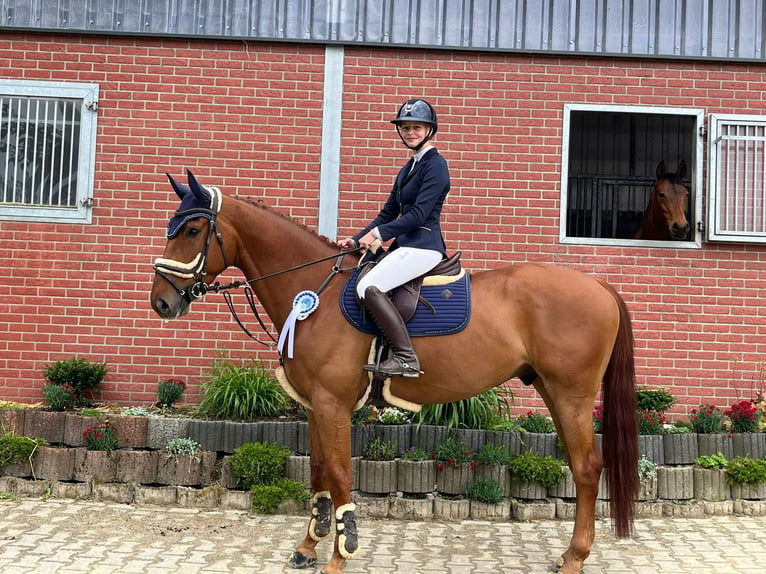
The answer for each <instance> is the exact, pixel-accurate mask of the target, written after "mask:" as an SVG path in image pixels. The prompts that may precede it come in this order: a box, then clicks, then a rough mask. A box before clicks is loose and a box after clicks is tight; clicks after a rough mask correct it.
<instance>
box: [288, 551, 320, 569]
mask: <svg viewBox="0 0 766 574" xmlns="http://www.w3.org/2000/svg"><path fill="white" fill-rule="evenodd" d="M316 563H317V559H316V558H312V557H311V556H306V555H305V554H303V553H302V552H298V551H295V552H293V553H292V554H291V555H290V560H288V561H287V564H288V566H290V567H291V568H296V569H299V570H300V569H303V568H311V567H312V566H313V565H314V564H316Z"/></svg>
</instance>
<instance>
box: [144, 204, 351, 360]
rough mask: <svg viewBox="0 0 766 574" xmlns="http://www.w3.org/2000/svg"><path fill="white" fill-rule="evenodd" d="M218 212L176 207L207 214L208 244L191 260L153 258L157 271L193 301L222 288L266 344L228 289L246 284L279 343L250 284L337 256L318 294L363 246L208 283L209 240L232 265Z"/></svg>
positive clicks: (189, 213)
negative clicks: (182, 284) (188, 281)
mask: <svg viewBox="0 0 766 574" xmlns="http://www.w3.org/2000/svg"><path fill="white" fill-rule="evenodd" d="M219 208H220V203H219ZM217 213H218V210H214V209H203V208H193V209H189V210H186V211H176V212H175V217H187V218H193V217H195V216H198V217H205V218H206V219H208V221H209V225H208V233H207V238H206V239H205V245H204V246H203V248H202V251H200V252H199V253H198V254H197V256H196V257H195V258H194V259H192V260H191V261H189V262H188V263H182V262H180V261H176V260H174V259H165V258H163V257H160V258H158V259H156V260H155V262H154V272H155V274H157V275H159V276H160V277H162V278H163V279H165V280H166V281H167V282H168V283H170V285H171V286H172V287H173V289H175V291H176V293H178V295H179V296H181V297H183V298H184V299H185V300H186V301H187V303H188V304H191V303H192V302H193V301H196V300H197V299H201V298H202V297H204V296H205V294H206V293H207V292H208V291H214V292H216V293H218V292H219V291H220V292H222V293H223V298H224V301H225V302H226V305H227V307H228V308H229V312H230V313H231V315H232V317H233V318H234V320H235V321H236V322H237V324H238V325H239V327H240V328H241V329H242V331H243V332H244V333H245V334H246V335H248V336H249V337H250V338H251V339H253V340H254V341H256V342H258V343H261V344H263V345H267V346H268V345H269V344H270V343H266V342H264V341H260V340H259V339H257V338H256V337H255V336H253V334H252V333H251V332H250V331H249V330H248V329H247V327H245V325H244V323H242V321H241V320H240V318H239V316H238V315H237V312H236V310H235V309H234V304H233V302H232V300H231V294H230V293H229V290H230V289H237V288H239V287H244V288H245V298H246V299H247V302H248V304H249V306H250V309H251V311H252V312H253V315H255V318H256V319H257V320H258V323H259V324H260V326H261V328H262V329H263V330H264V331H265V332H266V334H267V335H268V336H269V338H271V340H272V342H273V343H276V342H277V341H276V339H275V338H274V336H273V335H272V334H271V333H270V332H269V330H268V329H267V328H266V324H265V323H264V321H263V320H262V319H261V316H260V314H259V313H258V310H257V308H256V305H255V297H254V294H253V290H252V288H251V287H250V284H252V283H255V282H256V281H262V280H264V279H269V278H270V277H275V276H277V275H282V274H284V273H289V272H291V271H297V270H298V269H303V268H304V267H308V266H310V265H315V264H317V263H322V262H324V261H330V260H332V259H336V263H335V265H333V267H332V269H331V271H330V274H329V275H328V276H327V277H326V278H325V280H324V281H323V282H322V284H321V285H320V286H319V288H318V289H317V290H316V293H317V295H319V294H320V293H321V292H322V291H323V290H324V288H325V287H326V286H327V284H328V283H329V282H330V279H332V278H333V276H335V275H336V274H337V273H341V272H343V271H349V270H351V269H354V268H355V267H356V266H354V267H348V268H343V267H342V266H341V265H342V263H343V258H344V257H345V256H346V255H347V254H350V253H356V252H358V251H361V250H362V249H363V248H362V247H356V248H354V249H349V250H348V251H344V252H342V253H340V254H336V255H331V256H329V257H322V258H320V259H316V260H314V261H309V262H307V263H302V264H301V265H296V266H294V267H290V268H288V269H283V270H282V271H277V272H275V273H269V274H268V275H262V276H260V277H256V278H254V279H249V280H246V281H233V282H231V283H226V284H223V285H222V284H220V283H219V282H218V281H216V282H215V283H212V284H207V283H205V275H206V274H207V261H208V251H209V250H210V244H211V243H212V240H213V236H215V237H216V239H217V241H218V246H219V247H220V249H221V254H222V256H223V263H224V268H226V267H228V266H229V261H228V258H227V257H226V251H225V250H224V246H223V238H222V237H221V233H220V231H219V230H218V227H217V225H216V215H217ZM174 278H179V279H194V283H192V284H191V285H189V287H188V288H186V289H183V288H181V287H179V286H178V284H177V283H176V282H175V280H174Z"/></svg>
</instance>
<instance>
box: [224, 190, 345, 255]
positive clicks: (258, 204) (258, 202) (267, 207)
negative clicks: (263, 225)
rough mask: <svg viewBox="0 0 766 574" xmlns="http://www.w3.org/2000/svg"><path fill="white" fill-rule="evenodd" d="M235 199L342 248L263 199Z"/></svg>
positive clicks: (326, 242) (237, 196)
mask: <svg viewBox="0 0 766 574" xmlns="http://www.w3.org/2000/svg"><path fill="white" fill-rule="evenodd" d="M233 199H237V200H239V201H242V202H244V203H247V204H249V205H252V206H253V207H257V208H259V209H263V210H265V211H268V212H269V213H273V214H274V215H276V216H278V217H281V218H282V219H284V220H285V221H289V222H290V223H292V224H293V225H297V226H298V227H300V228H301V229H303V230H304V231H306V232H307V233H310V234H311V235H313V236H314V237H316V238H317V239H319V240H320V241H321V242H322V243H324V244H325V245H328V246H330V247H333V248H335V249H340V247H338V244H337V243H336V242H335V241H332V240H330V239H328V238H327V237H326V236H325V235H320V234H319V233H317V232H316V231H315V230H314V229H311V228H310V227H309V226H308V225H306V224H305V223H301V222H300V221H298V220H297V219H294V218H292V217H290V216H289V215H285V214H284V213H282V212H281V211H278V210H276V209H274V208H273V207H271V206H270V205H267V204H266V203H264V201H263V200H262V199H257V200H256V199H252V198H249V197H242V196H239V195H235V196H234V198H233Z"/></svg>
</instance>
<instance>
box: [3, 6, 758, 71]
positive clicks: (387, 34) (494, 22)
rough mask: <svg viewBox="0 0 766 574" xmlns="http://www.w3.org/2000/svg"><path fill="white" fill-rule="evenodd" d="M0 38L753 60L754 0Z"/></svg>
mask: <svg viewBox="0 0 766 574" xmlns="http://www.w3.org/2000/svg"><path fill="white" fill-rule="evenodd" d="M0 13H1V14H2V25H1V26H0V29H15V30H28V29H34V30H48V31H57V32H69V33H71V32H86V33H100V34H128V35H137V34H148V35H152V36H194V37H200V38H228V39H235V38H236V39H250V40H262V41H269V40H287V41H296V42H319V43H335V42H339V43H344V44H367V45H382V46H412V47H420V48H450V49H455V48H457V49H467V50H483V51H494V50H500V51H524V52H552V53H571V54H600V55H622V56H662V57H685V58H716V59H719V58H727V59H736V60H746V61H753V60H755V61H763V60H764V51H765V50H764V48H765V46H764V2H763V0H273V1H261V0H0Z"/></svg>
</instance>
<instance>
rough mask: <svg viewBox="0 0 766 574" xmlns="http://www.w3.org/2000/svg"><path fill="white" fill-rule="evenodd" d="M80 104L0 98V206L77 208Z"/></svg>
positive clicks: (67, 101)
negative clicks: (4, 204)
mask: <svg viewBox="0 0 766 574" xmlns="http://www.w3.org/2000/svg"><path fill="white" fill-rule="evenodd" d="M81 103H82V102H80V101H77V100H71V99H59V100H56V99H51V98H25V97H0V138H1V139H2V142H3V143H2V144H0V158H2V159H1V160H0V178H2V179H1V180H0V181H1V183H2V185H0V202H2V203H6V204H8V203H12V204H20V205H27V206H41V207H73V206H74V205H75V204H76V189H77V154H78V150H79V145H78V144H79V140H80V105H81Z"/></svg>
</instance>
